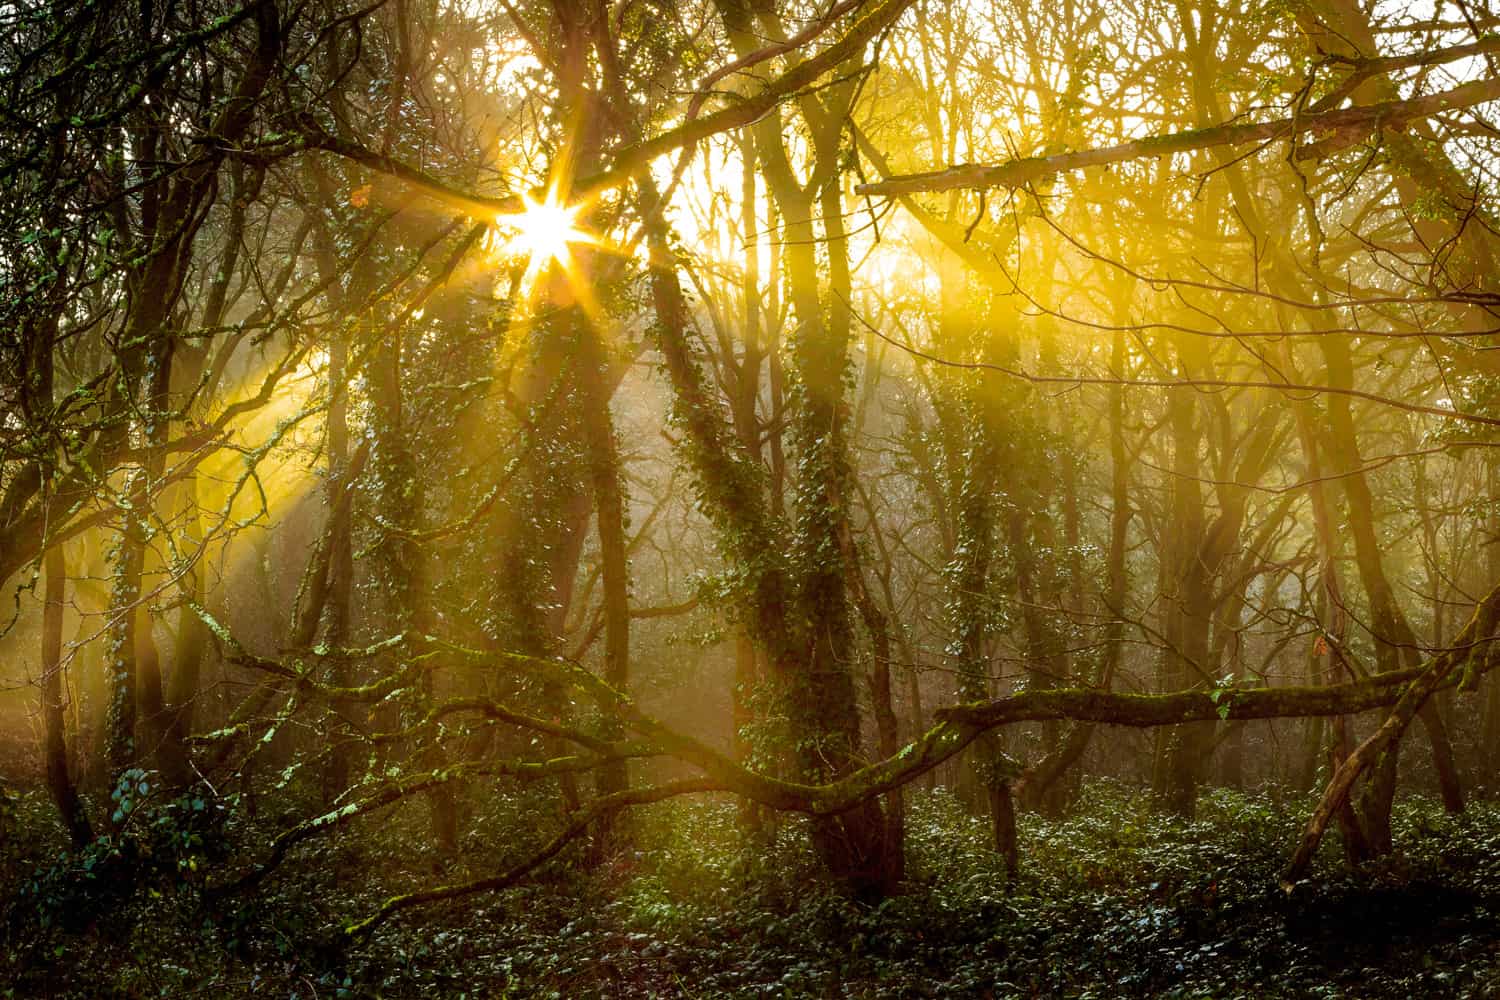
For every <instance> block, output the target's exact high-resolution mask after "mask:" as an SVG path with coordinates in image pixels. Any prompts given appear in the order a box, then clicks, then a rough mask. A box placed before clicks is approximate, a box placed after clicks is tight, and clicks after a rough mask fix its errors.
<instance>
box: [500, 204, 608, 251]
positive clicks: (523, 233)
mask: <svg viewBox="0 0 1500 1000" xmlns="http://www.w3.org/2000/svg"><path fill="white" fill-rule="evenodd" d="M522 202H523V203H524V204H525V206H526V207H525V209H524V210H523V211H521V212H519V213H518V214H516V215H507V216H502V217H501V219H500V222H501V223H502V224H503V225H505V226H506V227H508V228H511V229H514V230H515V235H514V236H513V237H511V238H510V240H508V241H507V243H508V245H509V246H510V247H511V248H512V249H514V250H515V251H516V252H518V253H524V254H525V255H526V256H527V258H528V259H529V260H530V261H531V264H532V266H533V267H535V266H538V265H546V264H549V263H551V262H552V261H559V262H563V263H566V262H567V260H568V257H569V255H570V251H569V247H571V246H572V245H574V244H578V243H592V242H594V240H593V237H591V236H590V235H589V234H588V233H586V232H584V231H583V230H582V229H580V228H579V227H578V213H579V212H580V210H581V209H582V206H581V205H564V204H563V203H562V202H560V201H556V200H554V199H552V198H548V199H547V200H545V201H532V200H531V199H530V198H528V197H526V196H524V195H523V196H522Z"/></svg>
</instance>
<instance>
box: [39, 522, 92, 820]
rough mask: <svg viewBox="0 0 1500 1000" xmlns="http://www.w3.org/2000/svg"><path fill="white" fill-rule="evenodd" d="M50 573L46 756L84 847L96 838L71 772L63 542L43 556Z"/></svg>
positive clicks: (45, 634) (63, 810)
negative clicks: (66, 711) (64, 650)
mask: <svg viewBox="0 0 1500 1000" xmlns="http://www.w3.org/2000/svg"><path fill="white" fill-rule="evenodd" d="M43 559H44V562H45V566H44V570H45V573H46V578H47V582H46V591H45V598H44V600H45V603H44V604H43V605H42V721H43V724H44V727H45V732H46V746H45V748H44V756H45V758H46V764H47V789H48V790H49V791H50V792H51V793H52V801H53V802H55V803H57V811H58V812H59V813H60V814H61V815H62V821H63V826H64V827H65V828H66V829H67V831H68V839H70V840H71V841H72V842H73V847H74V848H76V849H82V848H83V847H84V846H85V845H87V844H88V843H89V842H90V841H91V840H93V839H94V832H93V829H92V828H91V827H90V826H89V818H88V813H87V812H86V811H85V810H84V807H83V801H82V800H81V799H80V798H79V797H78V789H77V788H76V787H75V786H74V784H73V779H72V777H71V776H70V775H69V773H68V745H67V738H66V734H65V730H66V723H65V721H64V705H65V698H64V692H65V690H66V685H65V684H64V683H63V674H64V669H65V668H64V664H63V657H62V627H63V600H64V597H65V596H66V587H67V572H68V570H67V564H66V561H65V558H64V555H63V550H62V546H61V545H53V546H51V547H50V548H48V549H47V553H46V555H45V556H44V557H43Z"/></svg>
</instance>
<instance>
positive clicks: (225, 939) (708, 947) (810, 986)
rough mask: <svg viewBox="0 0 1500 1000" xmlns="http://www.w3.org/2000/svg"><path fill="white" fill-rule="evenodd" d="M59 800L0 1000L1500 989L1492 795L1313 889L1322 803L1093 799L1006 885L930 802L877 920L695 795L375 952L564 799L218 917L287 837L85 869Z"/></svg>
mask: <svg viewBox="0 0 1500 1000" xmlns="http://www.w3.org/2000/svg"><path fill="white" fill-rule="evenodd" d="M44 805H45V803H44V802H42V801H41V800H39V799H38V798H37V797H36V796H33V795H21V796H18V797H14V798H12V799H11V800H10V804H9V805H8V806H7V809H8V813H7V815H6V817H5V819H4V821H5V822H6V823H7V824H8V826H9V829H10V831H11V832H12V833H14V832H15V831H17V830H19V829H23V828H25V827H26V826H27V824H28V823H29V824H31V825H32V826H33V827H34V828H35V832H36V834H37V836H36V837H35V838H34V839H33V840H31V841H27V843H29V844H31V845H32V846H31V847H30V848H29V850H30V852H31V854H30V855H28V854H27V851H28V848H17V847H16V846H15V845H16V844H17V843H18V841H15V840H14V839H13V838H12V839H9V840H7V841H5V843H9V844H10V845H11V846H10V847H9V848H7V853H3V854H0V865H3V866H4V867H3V868H0V874H4V876H5V878H6V879H7V885H6V889H7V891H8V893H9V902H8V903H6V904H5V907H6V908H5V922H4V925H3V933H4V937H3V939H0V997H3V996H7V995H9V996H17V997H22V996H80V997H82V996H88V997H110V996H118V997H148V996H150V997H154V996H193V995H203V996H280V997H313V996H317V997H484V998H500V997H557V998H572V997H610V998H613V997H777V998H781V997H787V998H801V997H806V998H823V997H994V998H1000V997H1097V998H1105V997H1121V996H1142V997H1145V996H1151V997H1195V998H1234V997H1245V998H1252V997H1253V998H1261V997H1351V998H1355V997H1358V998H1363V997H1377V998H1384V997H1390V998H1396V997H1403V998H1404V997H1426V996H1441V997H1490V996H1495V997H1500V805H1497V804H1495V803H1489V802H1477V803H1474V804H1473V805H1472V806H1471V808H1470V810H1469V812H1468V813H1466V814H1465V815H1463V816H1459V817H1449V816H1446V815H1444V814H1443V813H1442V811H1441V809H1440V807H1439V806H1437V805H1436V804H1435V803H1433V802H1431V801H1428V800H1425V799H1420V798H1412V799H1406V800H1404V801H1403V802H1402V803H1401V804H1400V805H1399V810H1398V817H1397V826H1396V834H1397V839H1398V841H1399V844H1400V849H1399V851H1398V853H1397V854H1396V855H1395V856H1393V857H1391V858H1388V859H1386V860H1385V861H1383V862H1382V863H1380V864H1379V865H1376V866H1372V867H1370V868H1368V869H1366V870H1363V871H1360V872H1350V871H1348V870H1346V869H1345V868H1344V866H1343V865H1342V863H1341V861H1340V860H1339V858H1338V855H1337V844H1336V843H1330V844H1329V845H1327V846H1326V847H1325V850H1324V851H1323V853H1322V854H1320V856H1319V858H1318V860H1317V863H1316V866H1315V869H1314V872H1313V873H1312V874H1313V877H1312V878H1310V879H1309V880H1308V881H1307V882H1305V883H1304V884H1302V885H1299V886H1298V887H1297V888H1296V889H1295V891H1294V892H1292V893H1291V894H1290V895H1288V894H1287V893H1285V892H1283V891H1282V890H1281V889H1280V888H1278V885H1277V883H1278V878H1279V875H1280V871H1281V868H1282V866H1283V865H1284V863H1285V860H1286V856H1287V854H1288V852H1289V850H1290V847H1291V845H1292V844H1293V843H1294V841H1295V837H1296V834H1297V831H1298V829H1299V825H1300V822H1301V820H1302V819H1303V818H1304V817H1305V814H1306V812H1307V810H1308V809H1309V808H1310V803H1308V802H1306V801H1302V800H1296V801H1291V802H1287V803H1278V802H1277V801H1275V800H1274V799H1273V798H1271V797H1270V796H1264V795H1250V794H1242V793H1237V792H1228V791H1214V792H1209V793H1206V794H1205V795H1204V796H1203V797H1202V798H1201V799H1200V802H1199V806H1198V816H1197V819H1196V820H1195V821H1191V822H1189V821H1186V820H1182V819H1178V818H1172V817H1166V816H1162V815H1160V814H1158V813H1155V812H1153V811H1152V809H1151V808H1150V806H1149V803H1148V802H1147V800H1146V799H1145V797H1144V796H1143V795H1141V794H1140V793H1139V792H1138V791H1136V790H1134V789H1131V788H1126V787H1123V786H1120V785H1116V784H1112V783H1106V782H1094V783H1090V784H1089V785H1087V786H1086V787H1085V788H1084V790H1083V792H1082V794H1081V796H1080V799H1079V801H1078V802H1077V803H1075V805H1074V808H1073V809H1072V810H1071V811H1070V813H1069V815H1068V816H1067V817H1066V818H1063V819H1056V820H1054V819H1046V818H1043V817H1039V816H1026V817H1023V818H1022V821H1021V823H1022V825H1021V839H1022V846H1023V859H1024V860H1023V864H1024V868H1025V870H1024V871H1023V873H1022V874H1021V876H1020V877H1019V878H1017V879H1015V880H1013V881H1007V879H1006V877H1005V872H1004V869H1003V866H1002V865H1001V864H1000V862H999V860H998V859H997V858H996V856H995V855H994V854H993V853H992V852H991V851H990V850H988V848H987V844H988V842H989V831H988V829H987V825H986V823H985V822H984V821H982V820H981V819H978V818H975V817H973V816H970V815H969V814H967V813H966V811H965V810H964V808H963V807H962V806H961V804H960V803H959V802H958V801H957V800H956V799H955V798H954V797H953V796H951V795H950V794H948V793H946V792H943V791H937V792H931V793H916V794H913V795H912V797H911V801H910V802H909V804H908V806H909V808H908V818H907V833H908V876H909V877H908V882H907V886H906V889H905V891H904V892H903V893H901V894H900V895H897V896H895V897H892V898H889V899H886V900H884V901H882V902H879V903H875V904H871V903H867V902H861V901H858V900H855V899H852V898H849V897H847V896H846V895H844V894H841V893H840V892H839V891H837V889H836V888H835V887H833V886H830V885H829V884H827V883H826V881H825V880H824V879H823V878H821V877H820V875H819V870H818V866H817V863H816V860H815V858H814V857H813V856H812V854H811V852H810V849H809V848H808V847H807V838H806V837H805V831H804V830H803V829H802V828H801V821H798V820H788V819H785V818H783V820H782V821H781V822H780V824H779V826H778V827H777V829H775V830H774V831H771V832H768V833H764V834H762V836H761V837H759V838H751V839H747V838H745V837H744V836H742V834H741V832H740V827H739V820H738V815H737V809H736V806H735V805H734V803H733V802H731V801H728V800H723V799H696V800H689V799H683V800H678V801H675V802H669V803H664V804H661V805H659V806H656V807H652V808H649V809H644V810H641V811H640V812H637V813H636V814H634V816H633V817H632V818H631V835H632V840H633V845H634V846H633V848H632V849H631V850H628V851H622V852H619V853H617V854H615V855H614V856H612V857H611V858H609V859H608V860H605V861H602V862H598V863H595V864H594V865H592V866H588V867H585V866H583V865H581V864H580V861H581V858H580V857H579V855H577V854H574V855H571V856H565V857H563V858H560V859H559V861H558V862H556V863H554V864H553V865H552V866H551V867H549V868H547V869H545V870H544V871H543V872H541V873H540V874H539V876H538V877H537V878H536V879H535V880H534V881H532V882H530V883H528V884H526V885H523V886H520V887H517V888H515V889H512V890H511V891H509V892H504V893H498V894H491V895H481V896H476V897H471V898H469V899H466V900H462V901H457V902H452V903H448V904H443V905H440V906H435V907H428V908H425V909H420V910H414V911H411V912H409V913H406V914H403V915H400V916H398V917H396V918H394V919H392V920H391V921H389V922H387V923H385V924H384V925H382V926H381V927H380V928H379V929H378V930H377V931H376V932H375V933H374V934H373V936H371V937H370V938H369V939H368V940H366V941H364V942H363V943H361V944H360V945H358V946H356V947H348V946H347V945H345V944H344V943H342V942H341V940H340V935H339V929H340V928H341V927H343V926H344V925H346V924H348V923H349V922H351V921H353V920H357V919H359V918H360V917H362V916H364V915H367V914H368V913H370V912H372V911H373V909H374V908H375V907H376V906H378V905H379V903H380V902H381V900H383V899H384V898H386V897H387V896H388V895H390V894H392V893H395V892H401V891H408V890H410V889H413V888H420V887H430V886H433V885H438V884H444V883H450V882H457V881H462V880H464V879H467V878H472V877H476V876H481V875H484V874H486V873H488V872H491V871H494V870H496V869H499V868H503V867H504V866H505V865H506V864H507V863H508V862H510V861H512V860H514V858H516V857H517V856H519V855H520V854H523V853H524V852H525V851H527V850H528V849H530V848H533V847H535V846H536V845H538V844H540V843H542V842H543V841H544V840H545V838H546V836H547V835H548V834H549V833H550V831H551V829H553V822H552V820H553V818H554V817H553V813H554V811H555V810H554V807H553V805H552V803H551V800H550V799H548V798H547V797H545V796H543V795H541V794H540V793H539V792H534V793H531V794H530V795H529V796H523V795H516V794H512V795H509V796H505V797H500V796H496V797H494V798H493V799H492V800H490V801H488V803H487V805H488V808H487V809H479V810H478V811H476V813H475V814H474V815H473V817H472V818H471V822H470V823H469V829H470V831H471V832H470V833H469V835H468V836H467V838H466V841H465V845H464V851H463V853H462V854H461V856H460V857H459V858H458V859H443V858H439V857H437V856H435V855H434V854H433V853H432V851H431V850H430V848H429V847H428V843H429V838H428V837H427V829H426V808H425V806H423V805H422V804H421V803H412V804H411V805H410V806H408V807H407V808H404V809H403V810H401V811H399V812H396V813H393V814H391V815H389V816H387V817H384V818H383V820H382V821H380V822H378V823H369V824H366V825H362V826H361V825H356V826H354V827H351V828H350V829H348V830H347V831H343V832H341V833H340V834H337V835H335V836H333V837H330V838H325V839H321V840H317V841H314V842H311V843H309V844H307V845H305V846H304V847H301V848H298V849H297V850H296V851H295V852H293V855H292V856H291V857H290V858H289V860H288V861H287V862H286V864H285V865H284V866H283V867H282V868H281V869H280V870H278V872H277V873H276V874H275V875H274V876H272V877H271V878H269V879H267V880H266V881H265V882H264V883H263V884H262V885H261V886H260V887H259V888H258V889H257V891H256V892H254V893H247V894H240V895H237V896H234V897H230V898H223V899H212V898H210V897H208V896H207V895H205V892H204V885H205V884H207V883H208V882H211V881H213V880H215V879H218V878H220V877H222V876H223V874H224V873H225V872H227V871H231V870H242V869H243V866H244V865H245V864H247V863H249V861H250V860H252V859H253V858H255V857H258V856H260V852H257V851H251V850H248V849H246V848H244V847H243V846H242V845H244V844H263V843H264V842H265V841H264V837H265V835H266V833H267V832H268V831H269V830H270V829H274V828H275V824H274V823H272V822H271V821H269V820H266V819H264V818H262V819H259V820H249V819H245V818H242V817H240V816H239V815H238V814H237V812H236V810H235V808H234V805H233V803H208V804H203V803H201V802H200V803H199V806H200V807H199V808H195V807H194V805H195V804H194V802H192V801H183V802H179V803H175V804H174V803H158V804H157V805H156V806H155V807H154V809H155V812H154V813H153V814H152V815H150V816H145V817H143V821H142V824H141V826H142V834H143V836H142V837H141V838H140V840H139V842H137V843H135V844H134V845H133V846H131V847H130V848H129V849H128V850H113V849H103V848H101V849H98V850H95V849H91V851H92V854H91V853H90V852H85V853H84V854H83V855H81V856H72V857H68V858H66V859H64V858H63V857H62V856H61V855H60V854H59V853H58V849H57V845H56V843H55V841H53V840H49V838H52V837H55V836H56V832H55V831H52V832H51V833H48V832H47V830H46V829H45V827H46V824H47V823H48V822H50V820H49V819H47V817H46V814H45V811H44V809H43V806H44ZM215 819H216V820H217V822H211V821H212V820H215ZM280 819H281V821H282V822H284V821H285V819H286V818H285V817H281V818H280ZM1332 839H1334V838H1330V840H1332ZM115 847H116V848H118V847H119V845H115ZM49 859H50V860H49ZM85 866H88V867H87V868H86V867H85ZM91 873H92V874H91ZM204 873H208V874H206V875H205V874H204ZM5 984H11V985H9V986H7V985H5ZM7 990H9V992H8V993H7Z"/></svg>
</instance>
